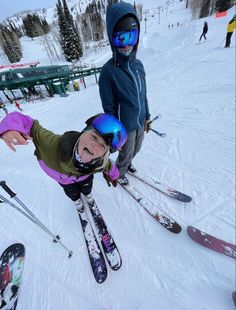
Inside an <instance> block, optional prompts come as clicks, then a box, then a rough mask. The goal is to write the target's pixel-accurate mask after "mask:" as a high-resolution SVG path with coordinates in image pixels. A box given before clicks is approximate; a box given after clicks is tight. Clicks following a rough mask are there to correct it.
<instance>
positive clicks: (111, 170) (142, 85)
mask: <svg viewBox="0 0 236 310" xmlns="http://www.w3.org/2000/svg"><path fill="white" fill-rule="evenodd" d="M106 27H107V33H108V37H109V41H110V45H111V49H112V53H113V56H112V58H111V59H110V60H108V61H107V63H106V64H105V65H104V66H103V68H102V71H101V74H100V79H99V91H100V97H101V102H102V107H103V112H104V113H99V114H97V115H94V116H92V117H91V118H89V119H88V120H87V121H86V127H85V128H84V129H83V130H82V132H78V131H68V132H65V133H64V134H63V135H58V134H54V133H52V132H51V131H49V130H47V129H44V128H43V127H42V126H41V125H40V124H39V122H38V121H37V120H35V119H33V118H31V117H30V116H27V115H23V114H21V113H19V112H13V113H9V114H8V115H7V116H6V117H5V118H4V119H3V120H2V121H1V122H0V137H1V138H2V139H3V141H4V142H5V143H6V145H7V146H8V147H9V148H10V149H12V150H13V151H15V147H14V146H15V145H26V144H28V141H29V140H32V141H33V143H34V145H35V149H36V150H35V153H34V154H35V156H36V157H37V160H38V162H39V165H40V167H41V168H42V169H43V170H44V172H45V173H46V174H47V175H48V176H50V177H51V178H53V179H54V180H56V181H57V182H58V183H59V185H60V186H62V187H63V189H64V192H65V194H66V195H67V196H68V197H69V198H71V199H72V200H73V201H74V203H75V205H76V207H77V208H78V209H80V208H82V206H83V205H82V200H81V193H82V194H84V195H85V196H86V199H87V201H92V200H93V197H92V194H91V191H92V185H93V174H94V173H97V172H103V176H104V178H105V179H106V181H107V183H108V185H109V186H110V185H111V184H112V185H113V186H116V185H117V181H118V182H119V183H120V184H122V185H127V184H128V179H127V178H126V172H127V171H128V170H129V171H130V172H133V173H134V172H135V171H136V169H135V168H134V166H133V165H132V160H133V159H134V157H135V155H136V154H137V153H138V152H139V151H140V149H141V146H142V142H143V139H144V132H148V131H149V130H150V128H151V120H150V113H149V107H148V101H147V90H146V81H145V71H144V67H143V64H142V62H141V61H140V60H138V59H137V58H136V53H137V49H138V44H139V34H140V23H139V20H138V17H137V15H136V12H135V10H134V8H133V6H132V5H131V4H128V3H125V2H121V3H114V4H113V5H112V6H111V7H110V8H109V9H108V11H107V15H106ZM116 151H119V155H118V158H117V160H116V163H114V162H113V161H112V160H110V159H109V155H110V153H112V152H116Z"/></svg>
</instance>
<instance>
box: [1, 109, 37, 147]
mask: <svg viewBox="0 0 236 310" xmlns="http://www.w3.org/2000/svg"><path fill="white" fill-rule="evenodd" d="M33 123H34V120H33V119H32V118H31V117H30V116H27V115H23V114H21V113H19V112H13V113H9V114H8V115H7V116H6V117H5V118H4V119H3V120H2V121H1V122H0V137H1V138H2V139H3V140H4V142H5V143H6V145H7V146H8V147H9V148H10V149H11V150H13V151H14V152H15V151H16V150H15V148H14V146H13V145H26V144H28V141H27V140H32V138H31V137H30V131H31V127H32V125H33Z"/></svg>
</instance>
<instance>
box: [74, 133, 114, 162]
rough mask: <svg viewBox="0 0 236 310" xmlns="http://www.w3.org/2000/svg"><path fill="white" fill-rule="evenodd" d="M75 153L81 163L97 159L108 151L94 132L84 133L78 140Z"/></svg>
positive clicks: (104, 143) (103, 142) (106, 146)
mask: <svg viewBox="0 0 236 310" xmlns="http://www.w3.org/2000/svg"><path fill="white" fill-rule="evenodd" d="M77 151H78V153H79V156H80V158H81V160H82V162H83V163H88V162H90V161H91V160H93V159H96V158H99V157H101V156H103V155H105V153H106V152H107V151H108V145H107V144H106V142H105V141H104V140H103V138H102V137H101V136H100V135H99V134H97V133H96V131H94V130H90V131H87V132H85V133H84V134H83V135H82V136H81V137H80V139H79V143H78V146H77Z"/></svg>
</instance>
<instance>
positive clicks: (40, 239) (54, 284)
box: [0, 2, 235, 310]
mask: <svg viewBox="0 0 236 310" xmlns="http://www.w3.org/2000/svg"><path fill="white" fill-rule="evenodd" d="M184 6H185V4H184V3H183V2H178V3H177V4H176V5H175V6H173V7H172V8H171V12H169V13H168V14H167V16H166V12H162V14H161V23H160V24H158V17H157V15H155V16H154V17H149V18H148V21H147V25H146V26H147V27H146V30H147V31H146V33H145V31H144V29H145V25H144V21H143V22H142V34H141V40H140V48H139V53H138V57H139V58H140V59H141V60H142V61H143V63H144V66H145V69H146V77H147V86H148V98H149V104H150V110H151V113H152V116H155V115H156V114H157V113H161V115H162V117H161V119H160V120H157V121H156V122H155V123H153V128H154V129H156V130H159V131H160V132H166V134H167V136H166V138H163V139H161V138H160V137H158V136H157V135H155V134H154V133H152V132H150V133H149V134H148V135H147V136H146V138H145V141H144V144H143V148H142V151H141V152H140V153H139V154H138V155H137V157H136V159H135V161H134V164H135V166H136V167H137V168H138V170H140V171H141V172H143V173H144V174H146V175H149V176H153V177H155V178H156V179H157V180H160V181H161V182H163V183H165V184H169V185H171V186H172V187H174V188H176V189H179V190H181V191H182V192H185V193H187V194H189V195H191V196H192V197H193V201H192V202H191V203H189V204H184V203H180V202H176V201H174V200H172V199H171V198H168V197H166V196H164V195H162V194H160V193H157V192H156V191H155V190H152V189H149V188H147V187H145V186H143V185H142V184H140V183H138V181H135V180H134V179H131V177H130V181H131V182H132V183H133V184H134V185H135V186H136V187H137V188H138V189H140V190H141V191H142V192H143V193H144V195H146V196H147V197H148V198H150V199H152V200H154V201H155V203H156V205H157V207H158V206H159V207H161V208H162V209H164V210H165V211H166V212H167V213H168V214H169V215H171V216H172V217H173V218H175V219H176V220H177V222H179V223H180V224H181V226H182V228H183V231H182V233H181V234H179V235H174V234H171V233H170V232H168V231H167V230H165V229H164V228H163V227H162V226H161V225H160V224H158V223H157V222H155V221H154V220H153V219H152V218H151V217H150V216H149V215H148V214H147V213H146V212H145V211H143V210H142V209H141V208H140V207H139V205H137V203H136V202H135V201H134V200H133V199H132V198H131V197H129V196H128V194H127V193H126V192H125V191H123V190H122V188H119V187H117V188H115V189H114V188H108V187H107V185H106V182H105V180H104V179H103V178H102V175H96V176H95V181H94V189H93V194H94V197H95V198H96V200H97V203H98V205H99V208H100V210H101V212H102V214H103V216H104V219H105V220H106V222H107V224H108V226H109V228H110V230H111V231H112V234H113V237H114V240H115V242H116V244H117V246H118V247H119V250H120V253H121V256H122V259H123V266H122V268H121V269H120V270H119V271H116V272H114V271H111V270H109V273H108V277H107V280H106V281H105V282H104V283H103V284H97V283H96V281H95V279H94V277H93V274H92V271H91V267H90V263H89V259H88V256H87V250H86V247H85V242H84V239H83V235H82V230H81V225H80V223H79V218H78V215H77V214H76V210H75V208H74V205H73V203H72V202H71V201H70V200H69V199H67V197H66V196H65V195H64V193H63V191H62V189H61V188H60V186H59V185H58V184H57V183H55V182H54V181H53V180H51V179H50V178H49V177H47V176H46V175H45V174H44V173H43V172H42V171H41V170H40V168H39V166H38V163H37V161H36V160H35V157H34V156H33V151H34V147H33V144H32V143H30V144H29V145H28V146H24V147H22V146H21V147H17V152H16V153H13V152H11V151H10V150H9V149H8V148H7V147H6V146H5V145H4V143H3V142H2V141H0V179H1V180H3V179H4V180H6V182H7V184H8V185H9V186H10V187H11V188H12V189H13V190H14V191H15V192H17V194H18V197H19V198H20V199H21V200H22V201H23V202H24V203H25V204H26V205H27V206H28V207H29V208H30V209H31V211H33V212H34V213H35V214H36V215H37V216H38V217H39V218H40V219H41V220H42V221H43V223H45V225H46V226H48V227H49V228H50V230H51V231H53V232H54V233H55V234H60V236H61V238H62V241H63V242H64V243H65V244H66V245H67V247H68V248H69V249H71V250H73V251H74V255H73V256H72V258H71V259H70V260H69V259H68V258H67V255H66V253H65V251H64V250H63V248H61V247H60V246H59V245H58V244H53V243H52V240H51V239H50V238H49V237H48V236H47V235H46V234H45V233H44V232H42V231H41V230H39V229H38V228H37V227H36V226H35V225H34V224H32V223H31V222H29V221H28V220H27V219H25V218H24V217H23V216H22V215H21V214H18V213H17V212H16V211H15V210H14V209H11V207H9V206H7V205H5V204H1V205H0V222H1V225H0V252H2V251H3V250H4V249H5V248H6V247H7V246H8V245H10V244H11V243H13V242H22V243H23V244H24V245H25V247H26V260H25V268H24V275H23V281H22V286H21V292H20V298H19V305H18V310H32V309H34V310H53V309H58V310H65V309H68V310H78V309H83V310H94V309H96V310H156V309H165V310H172V309H173V310H190V309H191V310H200V309H201V310H203V309H204V310H211V309H214V310H231V309H233V308H234V306H233V303H232V299H231V293H232V291H233V290H235V260H234V259H232V258H229V257H226V256H224V255H221V254H218V253H216V252H213V251H210V250H207V249H206V248H204V247H201V246H200V245H198V244H196V243H194V242H193V241H192V240H190V239H189V238H188V236H187V233H186V227H187V226H188V225H194V226H196V227H197V228H200V229H202V230H204V231H205V232H208V233H210V234H213V235H214V236H216V237H219V238H221V239H224V240H225V241H228V242H231V243H235V34H234V35H233V37H232V44H231V48H229V49H224V48H222V47H223V43H222V45H221V46H220V44H221V42H222V41H223V40H224V38H225V34H226V27H227V23H228V21H229V19H231V17H232V16H233V14H234V9H231V10H230V11H229V12H228V16H226V17H224V18H220V19H215V18H214V16H212V17H208V18H205V19H202V20H197V21H196V20H195V21H192V20H190V13H189V12H188V11H187V10H186V9H185V8H184ZM204 21H207V22H208V24H209V32H208V34H207V41H206V42H202V43H200V44H199V43H198V39H199V36H200V34H201V31H202V27H203V22H204ZM177 22H180V26H179V27H177V26H176V25H177ZM172 23H173V25H174V27H173V28H170V29H169V28H168V25H169V24H172ZM29 46H30V45H29ZM29 48H30V47H29ZM32 53H33V50H32ZM29 55H30V53H29ZM109 57H110V50H109V48H105V49H103V50H101V51H98V52H97V54H96V55H95V53H94V56H90V58H88V59H87V62H90V61H91V59H96V62H98V63H99V61H100V60H101V61H102V62H103V63H104V62H105V61H106V59H108V58H109ZM38 58H40V55H39V56H38ZM38 58H37V59H38ZM42 58H43V57H42ZM25 60H31V59H25ZM34 60H35V59H34ZM124 87H125V85H124ZM22 107H23V110H24V111H23V113H25V114H29V115H31V116H32V117H34V118H36V119H38V120H39V121H40V123H41V124H42V125H43V126H45V127H46V128H48V129H50V130H52V131H54V132H57V133H63V132H64V131H68V130H81V129H82V128H84V126H85V124H84V121H85V120H86V119H87V118H88V117H89V116H91V115H94V114H95V113H97V112H100V111H102V109H101V103H100V99H99V92H98V86H97V85H94V83H91V85H90V87H88V88H87V89H86V90H82V91H81V92H76V93H70V96H69V97H66V98H60V97H54V98H52V99H50V100H48V101H45V102H39V103H37V104H28V103H27V104H24V105H23V104H22ZM8 108H9V110H10V111H13V110H14V107H12V106H8ZM2 116H3V115H2V114H1V116H0V117H2ZM112 157H113V158H114V159H115V158H116V154H114V155H112ZM0 193H1V194H3V195H6V193H5V192H3V190H2V189H0ZM108 269H109V268H108Z"/></svg>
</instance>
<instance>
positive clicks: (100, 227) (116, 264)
mask: <svg viewBox="0 0 236 310" xmlns="http://www.w3.org/2000/svg"><path fill="white" fill-rule="evenodd" d="M87 203H88V206H89V209H90V212H91V214H92V217H93V221H94V224H95V229H96V233H97V235H98V237H99V240H100V242H101V245H102V248H103V251H104V253H105V255H106V259H107V261H108V263H109V265H110V267H111V269H112V270H118V269H119V268H120V267H121V265H122V259H121V256H120V253H119V250H118V248H117V246H116V244H115V242H114V240H113V238H112V236H111V233H110V232H109V230H108V228H107V225H106V223H105V221H104V219H103V217H102V214H101V212H100V210H99V208H98V206H97V203H96V201H95V200H93V202H92V203H91V202H88V201H87Z"/></svg>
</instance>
